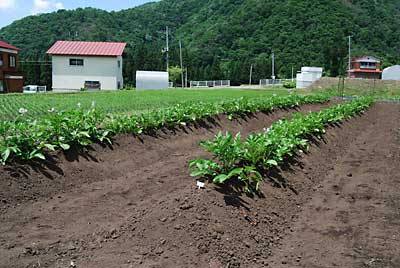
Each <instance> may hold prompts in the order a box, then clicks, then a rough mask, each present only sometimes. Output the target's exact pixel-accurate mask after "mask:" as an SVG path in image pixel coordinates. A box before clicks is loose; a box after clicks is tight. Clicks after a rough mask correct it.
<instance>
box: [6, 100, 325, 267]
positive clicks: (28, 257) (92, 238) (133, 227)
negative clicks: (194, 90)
mask: <svg viewBox="0 0 400 268" xmlns="http://www.w3.org/2000/svg"><path fill="white" fill-rule="evenodd" d="M331 104H332V103H330V104H322V105H305V106H302V107H301V108H299V109H298V111H300V112H308V111H317V110H320V109H322V108H325V107H327V106H328V105H331ZM292 112H295V110H287V111H285V110H277V111H275V112H273V113H271V114H268V115H265V114H257V115H255V116H253V117H249V118H246V119H241V120H235V121H229V120H227V119H226V118H224V117H221V118H218V119H217V120H215V121H214V122H205V123H204V124H201V125H192V126H188V127H186V128H183V129H181V130H178V131H175V133H172V132H174V131H169V130H166V131H164V133H162V132H160V133H158V135H157V136H155V137H151V136H142V137H140V139H137V138H134V137H129V136H120V137H117V138H116V143H117V145H116V146H114V148H113V149H110V148H102V147H101V146H99V145H97V146H94V147H93V149H92V150H90V151H89V152H88V153H86V154H83V155H82V154H81V155H78V154H76V155H73V154H70V155H67V156H65V158H66V159H64V156H63V155H58V156H57V158H56V159H55V161H54V163H47V164H48V165H47V166H26V165H20V166H13V167H6V168H4V170H3V172H2V173H1V174H2V175H1V184H2V186H4V187H1V191H0V192H1V199H2V200H3V204H2V211H3V213H2V215H1V218H0V219H1V222H2V224H1V226H0V247H1V248H0V259H1V260H2V262H1V263H0V267H21V266H23V267H37V266H38V265H39V264H40V267H54V266H55V265H56V264H57V265H60V267H66V266H65V265H69V264H70V262H71V261H73V260H74V259H75V258H77V257H78V256H79V258H81V259H82V260H80V261H81V262H82V263H85V262H84V261H85V260H89V263H87V264H83V266H81V267H91V266H92V265H93V267H121V265H122V264H121V265H120V264H118V263H119V262H120V261H121V262H123V263H124V264H126V263H125V262H126V261H127V260H125V259H126V258H125V257H120V258H119V261H118V262H115V261H114V260H112V259H113V258H112V259H110V260H107V261H105V260H103V259H104V258H105V257H104V256H108V255H110V254H111V255H113V256H114V255H115V253H116V252H115V250H116V251H117V252H119V254H123V253H125V254H127V255H130V254H132V252H140V251H141V250H140V248H145V249H144V250H143V249H142V251H148V249H147V248H149V247H151V250H150V253H149V252H147V254H146V252H144V253H143V254H142V255H143V256H145V255H148V254H150V255H149V256H151V254H154V253H153V251H156V250H157V245H156V244H157V243H158V242H159V240H160V239H156V240H155V241H152V242H151V243H148V242H147V241H149V240H150V239H153V237H154V236H153V235H152V236H147V234H146V232H148V230H152V229H153V228H155V229H156V231H155V232H154V235H157V232H159V233H161V234H162V233H165V232H169V231H171V233H172V234H173V233H174V232H175V233H180V235H179V234H177V235H176V238H179V237H180V236H182V234H184V233H182V231H183V228H180V227H179V223H176V224H175V223H174V222H172V220H171V217H172V218H173V217H176V218H178V217H177V216H176V215H175V214H176V213H178V212H179V211H180V210H182V211H190V209H191V208H192V207H190V206H191V205H186V204H184V202H185V198H186V199H189V198H191V197H192V195H198V197H197V198H199V200H201V198H202V197H203V196H201V195H199V194H200V193H199V192H197V191H195V187H194V185H195V182H194V181H193V179H190V177H189V176H188V169H187V161H188V160H191V159H193V158H196V157H199V156H202V155H204V151H203V150H202V149H201V148H200V147H199V146H198V143H199V142H200V141H202V140H206V139H210V138H212V137H213V135H215V134H216V133H217V132H218V131H220V130H221V131H226V130H231V131H234V132H238V131H241V132H242V133H243V134H244V135H247V134H249V133H251V132H260V131H262V130H263V128H264V127H268V126H269V125H270V124H271V123H272V122H274V121H276V120H278V119H280V118H283V117H287V116H288V115H290V113H292ZM207 193H210V194H211V192H207ZM182 202H183V204H180V203H182ZM185 206H188V209H185ZM182 208H183V209H182ZM163 214H165V217H164V216H163ZM178 214H179V213H178ZM171 215H172V216H171ZM164 218H167V219H168V221H167V222H168V224H166V223H165V222H166V221H164ZM180 220H181V219H178V222H179V221H180ZM166 225H167V226H166ZM141 228H143V230H141ZM169 229H172V230H169ZM174 236H175V235H174ZM140 237H142V238H143V237H144V238H146V239H143V240H142V242H140V241H141V239H140ZM182 239H184V238H183V237H182ZM128 242H132V243H133V244H132V243H128ZM112 243H121V246H122V245H124V243H128V244H126V246H123V247H124V248H125V249H124V250H122V251H121V252H120V250H119V249H115V248H114V247H113V248H114V249H110V250H109V251H107V252H105V253H104V254H102V255H103V256H102V257H100V256H97V257H96V258H94V259H93V264H92V263H90V261H91V260H92V258H91V257H90V254H91V252H92V251H96V250H101V249H102V248H104V247H105V246H106V245H108V244H112ZM147 243H148V245H147ZM164 243H166V242H164ZM152 244H154V245H152ZM174 247H176V248H177V249H179V250H180V251H182V250H184V251H183V252H185V254H188V252H190V251H187V252H186V250H187V248H181V245H179V244H177V245H175V246H174ZM136 249H137V250H136ZM196 250H197V249H196V248H195V247H193V251H192V252H193V254H194V253H195V252H196ZM87 253H88V254H89V255H86V254H87ZM155 254H157V253H155ZM133 255H140V253H137V254H133ZM152 259H153V258H150V259H149V261H152ZM172 259H174V258H171V260H172ZM182 261H183V262H182V265H186V262H185V261H184V260H182ZM174 262H175V261H172V263H174ZM94 263H96V265H97V266H96V265H94ZM106 263H109V264H110V265H109V266H107V265H106ZM63 265H64V266H63Z"/></svg>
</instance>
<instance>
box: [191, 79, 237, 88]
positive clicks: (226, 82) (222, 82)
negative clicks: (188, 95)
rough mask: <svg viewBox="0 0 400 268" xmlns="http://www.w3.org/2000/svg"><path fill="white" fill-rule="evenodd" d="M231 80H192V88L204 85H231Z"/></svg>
mask: <svg viewBox="0 0 400 268" xmlns="http://www.w3.org/2000/svg"><path fill="white" fill-rule="evenodd" d="M230 86H231V81H230V80H215V81H190V87H191V88H202V87H230Z"/></svg>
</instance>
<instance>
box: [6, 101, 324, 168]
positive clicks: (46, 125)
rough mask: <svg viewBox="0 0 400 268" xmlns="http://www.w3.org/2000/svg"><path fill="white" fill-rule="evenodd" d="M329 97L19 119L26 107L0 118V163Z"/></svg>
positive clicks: (77, 111)
mask: <svg viewBox="0 0 400 268" xmlns="http://www.w3.org/2000/svg"><path fill="white" fill-rule="evenodd" d="M329 98H330V96H329V95H326V94H325V95H324V94H322V95H309V96H297V95H291V96H288V97H271V98H265V99H247V98H239V99H235V100H228V101H223V102H218V103H201V102H199V103H196V104H194V103H188V104H178V105H175V106H173V107H171V108H166V109H161V110H158V111H153V112H148V113H143V114H140V115H129V114H122V115H113V114H107V113H104V112H102V111H100V110H98V109H96V108H94V107H93V108H91V109H84V108H82V107H80V108H77V109H74V110H69V111H65V112H56V111H49V113H48V114H47V115H46V116H43V117H41V118H39V119H35V120H34V119H29V118H25V117H24V113H25V112H26V111H24V110H22V111H20V112H21V114H22V115H20V116H18V117H17V118H16V119H15V120H13V121H3V122H0V152H1V157H0V161H1V163H3V164H5V163H6V162H7V161H8V160H10V159H13V158H14V159H22V160H29V159H36V158H39V159H45V158H46V154H47V153H49V152H52V151H55V150H58V149H62V150H69V149H70V148H71V146H87V145H89V144H91V143H95V142H107V143H111V142H112V141H111V138H112V137H113V136H114V135H116V134H122V133H130V134H135V135H139V134H142V133H143V132H147V131H153V130H156V129H160V128H163V127H175V126H178V125H185V124H187V123H189V122H193V121H196V120H199V119H206V118H210V117H212V116H215V115H218V114H226V115H227V116H228V117H229V118H231V119H232V118H234V117H239V116H243V115H246V114H248V113H256V112H265V113H267V112H271V111H272V110H274V109H277V108H289V107H295V106H298V105H302V104H306V103H322V102H326V101H328V100H329Z"/></svg>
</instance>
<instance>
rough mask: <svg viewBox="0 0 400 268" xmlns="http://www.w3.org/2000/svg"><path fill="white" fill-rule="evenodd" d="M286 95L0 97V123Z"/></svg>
mask: <svg viewBox="0 0 400 268" xmlns="http://www.w3.org/2000/svg"><path fill="white" fill-rule="evenodd" d="M274 94H276V95H278V96H281V95H288V94H289V93H288V91H286V90H268V91H259V90H258V91H257V90H233V89H232V90H229V89H221V90H154V91H153V90H149V91H131V90H125V91H99V92H79V93H43V94H0V107H1V109H0V120H13V119H15V118H16V117H17V116H18V110H19V109H20V108H24V109H26V110H27V111H28V113H27V114H25V117H29V118H31V119H35V118H39V117H41V116H43V115H46V114H47V113H48V111H49V110H52V109H55V110H57V111H68V110H71V109H75V108H76V106H77V104H78V103H79V104H80V106H81V108H84V109H90V108H91V106H92V104H93V103H95V105H96V108H98V109H101V110H102V111H104V112H106V113H109V114H111V113H112V114H121V113H130V114H139V113H144V112H149V111H154V110H159V109H164V108H167V107H171V106H173V105H176V104H178V103H182V102H200V101H202V102H219V101H224V100H233V99H237V98H240V97H246V98H266V97H271V96H272V95H274Z"/></svg>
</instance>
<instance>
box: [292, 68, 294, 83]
mask: <svg viewBox="0 0 400 268" xmlns="http://www.w3.org/2000/svg"><path fill="white" fill-rule="evenodd" d="M293 80H294V67H293V65H292V82H293Z"/></svg>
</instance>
